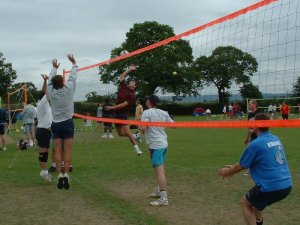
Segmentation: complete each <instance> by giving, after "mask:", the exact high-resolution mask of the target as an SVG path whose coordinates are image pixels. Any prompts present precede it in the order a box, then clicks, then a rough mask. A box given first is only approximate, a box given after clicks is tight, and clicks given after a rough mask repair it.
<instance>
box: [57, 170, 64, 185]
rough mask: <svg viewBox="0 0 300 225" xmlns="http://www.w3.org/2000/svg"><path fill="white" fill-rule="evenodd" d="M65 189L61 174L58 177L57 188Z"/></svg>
mask: <svg viewBox="0 0 300 225" xmlns="http://www.w3.org/2000/svg"><path fill="white" fill-rule="evenodd" d="M63 187H64V176H63V175H62V173H60V174H59V175H58V177H57V188H58V189H62V188H63Z"/></svg>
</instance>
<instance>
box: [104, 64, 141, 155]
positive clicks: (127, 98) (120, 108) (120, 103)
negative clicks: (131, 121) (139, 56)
mask: <svg viewBox="0 0 300 225" xmlns="http://www.w3.org/2000/svg"><path fill="white" fill-rule="evenodd" d="M133 71H136V66H134V65H131V66H129V68H128V69H127V70H126V71H125V72H123V73H122V74H121V76H120V87H119V90H118V93H117V104H116V105H114V106H106V107H105V109H106V110H114V111H115V118H116V119H121V120H127V119H128V114H129V109H130V106H135V101H136V95H135V90H136V88H137V83H136V81H135V80H131V81H130V82H129V83H128V85H126V82H125V78H126V77H127V76H128V75H129V73H130V72H133ZM116 129H117V132H118V135H119V136H121V137H122V136H123V137H128V138H129V140H130V142H131V143H132V145H133V148H134V150H135V152H136V154H137V155H140V154H142V151H141V150H140V148H139V146H138V145H137V141H139V142H141V136H140V134H139V133H137V134H132V133H131V131H130V129H129V125H128V124H116Z"/></svg>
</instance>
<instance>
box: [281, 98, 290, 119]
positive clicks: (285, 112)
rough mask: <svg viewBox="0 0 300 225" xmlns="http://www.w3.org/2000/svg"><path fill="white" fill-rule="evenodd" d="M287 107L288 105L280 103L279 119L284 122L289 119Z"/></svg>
mask: <svg viewBox="0 0 300 225" xmlns="http://www.w3.org/2000/svg"><path fill="white" fill-rule="evenodd" d="M289 110H290V109H289V106H288V104H286V103H285V102H283V103H282V106H281V117H282V119H284V120H288V119H289Z"/></svg>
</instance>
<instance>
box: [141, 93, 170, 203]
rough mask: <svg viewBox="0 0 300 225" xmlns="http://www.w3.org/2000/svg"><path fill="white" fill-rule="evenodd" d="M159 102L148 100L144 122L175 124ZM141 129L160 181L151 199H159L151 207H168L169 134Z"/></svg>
mask: <svg viewBox="0 0 300 225" xmlns="http://www.w3.org/2000/svg"><path fill="white" fill-rule="evenodd" d="M159 102H160V101H159V98H158V97H157V96H156V95H151V96H149V97H148V98H147V102H146V106H147V107H148V109H147V110H145V111H144V112H143V115H142V118H141V121H142V122H174V121H173V120H172V118H171V117H170V115H169V114H168V112H166V111H163V110H161V109H158V104H159ZM139 129H140V131H141V133H145V137H146V144H147V145H148V147H149V151H150V155H151V162H152V166H153V168H154V170H155V173H156V176H157V181H158V187H156V189H155V191H154V193H152V194H150V197H152V198H159V199H158V200H157V201H153V202H151V203H150V205H152V206H167V205H169V201H168V196H167V181H166V175H165V170H164V165H165V161H166V154H167V147H168V140H167V134H166V132H165V131H164V128H163V127H152V126H140V128H139Z"/></svg>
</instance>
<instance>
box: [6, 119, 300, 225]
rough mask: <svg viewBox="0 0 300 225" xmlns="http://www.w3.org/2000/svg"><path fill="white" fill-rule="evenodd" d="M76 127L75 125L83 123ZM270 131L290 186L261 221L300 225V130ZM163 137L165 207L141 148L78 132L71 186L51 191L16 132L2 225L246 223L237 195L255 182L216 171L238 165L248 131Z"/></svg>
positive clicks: (174, 132)
mask: <svg viewBox="0 0 300 225" xmlns="http://www.w3.org/2000/svg"><path fill="white" fill-rule="evenodd" d="M177 119H178V120H185V118H177ZM76 124H77V127H81V126H82V120H76ZM114 132H115V130H114ZM272 132H273V133H274V134H276V135H278V136H279V137H280V138H281V140H282V142H283V143H284V145H285V150H286V154H287V158H288V162H289V166H290V169H291V173H292V175H293V182H294V187H293V191H292V193H291V194H290V196H288V198H286V199H285V200H284V201H282V202H280V203H277V204H274V205H273V206H271V207H269V208H267V209H266V210H265V212H264V219H265V224H269V225H271V224H272V225H282V224H285V225H299V224H300V222H299V221H300V214H299V212H300V204H299V202H300V170H299V169H300V154H299V147H298V146H299V139H298V138H299V133H300V129H288V128H284V129H283V128H282V129H272ZM167 133H168V135H169V148H168V156H167V163H166V169H167V179H168V192H169V204H170V205H169V206H168V207H159V208H153V207H151V206H150V205H149V202H150V201H151V199H149V198H148V195H149V194H150V193H151V192H152V191H153V188H154V187H155V186H156V179H155V176H154V172H153V169H152V168H151V165H150V161H149V155H148V151H147V148H146V145H145V144H144V143H143V144H142V145H141V147H142V150H143V151H144V153H143V155H142V156H139V157H138V156H136V155H135V153H134V151H133V149H132V146H131V145H130V143H129V141H128V140H127V139H125V138H115V139H101V138H100V136H101V133H100V132H97V133H95V132H91V131H89V132H87V131H76V137H75V144H74V149H73V159H72V164H73V167H74V171H73V172H72V174H71V177H72V183H71V188H70V190H68V191H65V190H58V189H57V188H56V181H53V182H52V183H51V184H47V183H45V182H44V181H43V180H42V179H41V178H40V177H39V167H38V162H37V157H38V154H37V149H36V148H31V150H27V151H21V152H17V151H15V146H16V142H17V140H18V139H19V138H20V134H16V133H12V134H11V136H9V139H10V141H11V143H10V144H9V145H8V147H9V150H8V151H5V152H0V171H1V173H0V189H1V201H0V224H1V225H12V224H14V225H15V224H22V225H27V224H28V225H29V224H30V225H32V224H63V225H64V224H78V225H83V224H103V225H125V224H132V225H169V224H172V225H219V224H222V225H232V224H234V225H241V224H244V223H243V218H242V215H241V209H240V198H241V197H242V196H243V195H244V194H245V192H246V191H247V190H248V189H249V188H250V187H252V185H253V183H252V181H251V179H250V178H249V177H247V176H243V175H242V173H240V174H237V175H236V176H234V177H233V178H232V179H231V180H223V179H221V178H219V177H218V176H217V170H218V169H219V168H220V167H222V166H223V165H225V164H228V163H235V162H237V161H238V159H239V157H240V154H241V153H242V151H243V148H244V147H245V146H244V144H243V140H244V137H245V134H246V130H245V129H167ZM114 135H115V133H114ZM115 136H116V135H115ZM14 159H15V160H14ZM13 160H14V161H13ZM12 161H13V165H12V167H11V168H10V169H9V168H8V167H9V165H10V164H11V163H12ZM53 178H56V174H53Z"/></svg>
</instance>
